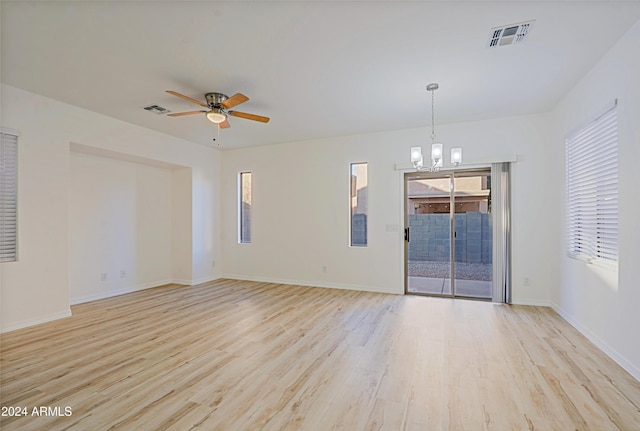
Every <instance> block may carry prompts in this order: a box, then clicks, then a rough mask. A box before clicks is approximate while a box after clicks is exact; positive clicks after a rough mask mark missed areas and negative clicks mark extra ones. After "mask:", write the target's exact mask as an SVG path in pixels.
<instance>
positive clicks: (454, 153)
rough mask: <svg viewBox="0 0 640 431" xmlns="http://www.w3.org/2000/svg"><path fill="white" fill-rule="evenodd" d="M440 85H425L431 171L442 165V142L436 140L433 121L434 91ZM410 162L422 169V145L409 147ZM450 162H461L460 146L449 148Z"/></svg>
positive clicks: (454, 163) (457, 163)
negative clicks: (429, 114) (427, 98)
mask: <svg viewBox="0 0 640 431" xmlns="http://www.w3.org/2000/svg"><path fill="white" fill-rule="evenodd" d="M439 87H440V86H439V85H438V84H437V83H432V84H429V85H427V91H430V92H431V166H430V167H429V168H428V169H429V171H431V172H438V171H439V170H440V168H441V167H442V166H443V163H442V154H443V152H442V144H441V143H439V142H436V122H435V103H434V102H435V97H434V92H435V91H436V90H437V89H438V88H439ZM411 163H413V167H414V168H415V169H416V170H418V171H422V170H425V168H424V160H423V157H422V147H411ZM451 163H452V164H453V165H454V166H458V165H459V164H460V163H462V148H452V149H451Z"/></svg>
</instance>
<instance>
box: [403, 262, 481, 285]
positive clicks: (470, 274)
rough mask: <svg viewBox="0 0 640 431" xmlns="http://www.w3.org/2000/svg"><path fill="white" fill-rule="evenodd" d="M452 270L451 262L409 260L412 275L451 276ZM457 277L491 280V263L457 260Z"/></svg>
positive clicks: (410, 274)
mask: <svg viewBox="0 0 640 431" xmlns="http://www.w3.org/2000/svg"><path fill="white" fill-rule="evenodd" d="M450 272H451V267H450V264H449V262H431V261H428V260H410V261H409V276H410V277H431V278H449V274H450ZM456 278H457V279H461V280H481V281H491V264H490V263H462V262H456Z"/></svg>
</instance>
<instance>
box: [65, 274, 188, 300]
mask: <svg viewBox="0 0 640 431" xmlns="http://www.w3.org/2000/svg"><path fill="white" fill-rule="evenodd" d="M174 283H175V281H174V280H159V281H152V282H149V283H142V284H139V285H137V286H129V287H125V288H123V289H116V290H109V291H106V292H98V293H95V294H92V295H87V296H82V297H79V298H71V299H70V300H69V304H70V305H77V304H84V303H85V302H91V301H97V300H99V299H106V298H112V297H114V296H120V295H125V294H127V293H133V292H138V291H140V290H145V289H152V288H154V287H158V286H164V285H166V284H174ZM176 284H182V283H176Z"/></svg>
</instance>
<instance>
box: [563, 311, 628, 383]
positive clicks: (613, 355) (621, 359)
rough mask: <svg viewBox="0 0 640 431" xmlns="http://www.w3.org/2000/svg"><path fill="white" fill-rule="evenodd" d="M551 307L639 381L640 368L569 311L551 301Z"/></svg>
mask: <svg viewBox="0 0 640 431" xmlns="http://www.w3.org/2000/svg"><path fill="white" fill-rule="evenodd" d="M551 308H552V309H553V310H554V311H555V312H556V313H558V314H559V315H560V317H562V318H563V319H564V320H566V321H567V322H568V323H569V324H570V325H571V326H573V327H574V328H576V329H577V330H578V331H580V333H581V334H582V335H584V336H585V337H587V339H588V340H589V341H591V342H592V343H593V344H595V345H596V346H597V347H598V348H599V349H600V350H602V351H603V352H604V353H605V354H606V355H607V356H609V357H610V358H611V359H613V360H614V361H615V362H616V363H617V364H618V365H620V366H621V367H622V368H624V369H625V371H627V372H628V373H629V374H631V375H632V376H633V377H634V378H635V379H636V380H637V381H639V382H640V368H638V367H636V366H635V365H633V364H632V363H631V362H629V361H628V360H627V359H626V358H625V357H624V356H622V355H621V354H620V353H618V352H617V351H616V349H614V348H613V347H611V346H610V345H609V344H608V343H607V342H605V341H604V340H602V339H601V338H600V337H598V336H597V335H595V334H594V333H593V332H591V331H590V330H589V329H587V328H586V327H585V326H583V325H582V324H580V323H579V322H578V321H577V320H575V319H574V318H573V317H572V316H571V315H570V314H569V313H567V312H566V311H565V310H563V309H562V308H561V307H560V306H559V305H558V304H555V303H551Z"/></svg>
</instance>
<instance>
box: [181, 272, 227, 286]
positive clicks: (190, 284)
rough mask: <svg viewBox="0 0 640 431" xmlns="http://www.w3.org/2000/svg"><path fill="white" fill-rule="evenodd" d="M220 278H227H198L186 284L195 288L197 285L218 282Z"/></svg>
mask: <svg viewBox="0 0 640 431" xmlns="http://www.w3.org/2000/svg"><path fill="white" fill-rule="evenodd" d="M220 278H225V277H220V276H217V275H216V276H213V277H205V278H197V279H195V280H191V281H189V282H188V283H185V284H187V285H189V286H195V285H196V284H202V283H210V282H212V281H216V280H219V279H220Z"/></svg>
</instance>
